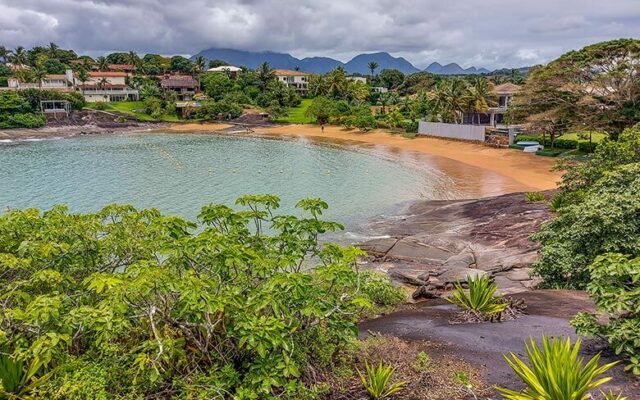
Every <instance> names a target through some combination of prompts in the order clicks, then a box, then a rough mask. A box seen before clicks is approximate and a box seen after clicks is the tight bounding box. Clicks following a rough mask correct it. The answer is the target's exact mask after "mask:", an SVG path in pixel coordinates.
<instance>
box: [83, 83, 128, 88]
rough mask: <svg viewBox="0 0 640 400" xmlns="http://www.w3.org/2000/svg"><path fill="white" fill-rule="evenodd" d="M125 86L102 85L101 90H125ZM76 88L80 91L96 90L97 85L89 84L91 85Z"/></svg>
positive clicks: (86, 84)
mask: <svg viewBox="0 0 640 400" xmlns="http://www.w3.org/2000/svg"><path fill="white" fill-rule="evenodd" d="M126 87H127V85H123V84H113V83H107V84H105V85H102V89H126ZM78 88H80V89H98V85H96V84H95V83H94V84H91V83H85V84H84V85H78Z"/></svg>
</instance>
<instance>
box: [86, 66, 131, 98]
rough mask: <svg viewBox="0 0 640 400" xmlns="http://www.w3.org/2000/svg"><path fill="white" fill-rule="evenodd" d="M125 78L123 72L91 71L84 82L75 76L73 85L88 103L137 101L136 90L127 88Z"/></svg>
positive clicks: (125, 74) (125, 75)
mask: <svg viewBox="0 0 640 400" xmlns="http://www.w3.org/2000/svg"><path fill="white" fill-rule="evenodd" d="M127 76H128V74H127V73H126V72H124V71H93V72H89V73H88V77H87V80H86V81H84V82H81V81H80V80H79V79H78V77H77V76H76V77H75V83H76V85H77V87H78V89H79V90H80V92H81V93H82V95H83V96H84V99H85V101H88V102H110V101H122V100H138V90H136V89H131V88H129V87H128V86H127V83H126V77H127Z"/></svg>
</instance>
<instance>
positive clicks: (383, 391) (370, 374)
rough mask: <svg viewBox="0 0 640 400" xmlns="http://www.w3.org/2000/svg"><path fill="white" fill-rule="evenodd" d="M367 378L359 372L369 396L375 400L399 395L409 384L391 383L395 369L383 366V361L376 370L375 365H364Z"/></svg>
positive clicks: (403, 382) (402, 382) (366, 363)
mask: <svg viewBox="0 0 640 400" xmlns="http://www.w3.org/2000/svg"><path fill="white" fill-rule="evenodd" d="M364 367H365V372H366V376H365V375H363V374H362V372H360V370H357V371H358V375H359V376H360V381H361V382H362V386H364V388H365V389H366V390H367V393H369V396H370V397H371V398H372V399H374V400H379V399H388V398H389V397H391V396H393V395H394V394H396V393H398V392H399V391H400V390H402V388H404V386H405V385H406V384H407V382H405V381H400V382H396V383H393V384H392V383H391V378H393V374H394V373H395V368H392V367H390V366H385V365H382V361H380V363H379V364H378V367H377V368H376V367H375V366H373V365H369V363H368V362H366V361H365V363H364Z"/></svg>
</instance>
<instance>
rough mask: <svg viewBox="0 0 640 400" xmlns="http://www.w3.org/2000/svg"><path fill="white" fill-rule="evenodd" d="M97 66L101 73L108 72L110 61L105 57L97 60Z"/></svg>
mask: <svg viewBox="0 0 640 400" xmlns="http://www.w3.org/2000/svg"><path fill="white" fill-rule="evenodd" d="M96 65H97V66H98V70H99V71H106V70H108V69H109V61H107V59H106V58H105V57H104V56H100V57H98V58H96Z"/></svg>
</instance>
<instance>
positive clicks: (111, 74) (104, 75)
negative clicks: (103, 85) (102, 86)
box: [89, 71, 127, 78]
mask: <svg viewBox="0 0 640 400" xmlns="http://www.w3.org/2000/svg"><path fill="white" fill-rule="evenodd" d="M89 76H90V77H91V78H109V77H111V78H113V77H116V76H118V77H125V76H127V74H126V73H125V72H122V71H91V72H89Z"/></svg>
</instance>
